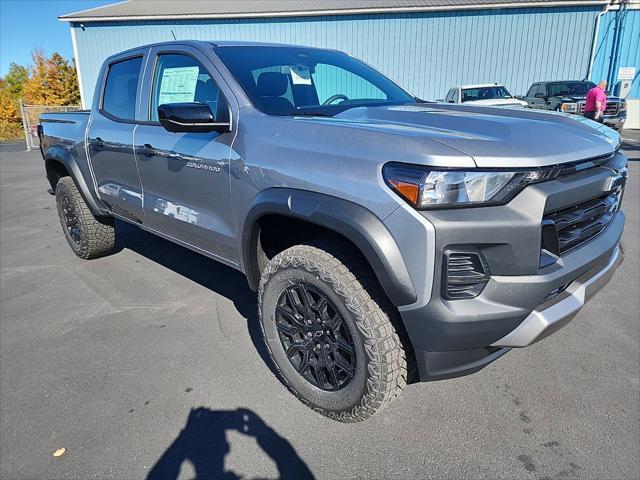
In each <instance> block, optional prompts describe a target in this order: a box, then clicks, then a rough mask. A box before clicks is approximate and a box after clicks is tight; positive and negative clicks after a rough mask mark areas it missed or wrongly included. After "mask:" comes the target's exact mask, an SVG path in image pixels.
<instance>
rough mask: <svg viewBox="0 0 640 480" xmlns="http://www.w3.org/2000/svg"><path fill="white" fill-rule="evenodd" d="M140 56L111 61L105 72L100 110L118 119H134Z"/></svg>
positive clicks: (140, 64)
mask: <svg viewBox="0 0 640 480" xmlns="http://www.w3.org/2000/svg"><path fill="white" fill-rule="evenodd" d="M141 67H142V57H136V58H130V59H128V60H123V61H121V62H117V63H112V64H111V65H110V66H109V71H108V72H107V80H106V82H105V85H104V94H103V97H102V111H103V112H105V113H107V114H109V115H110V116H112V117H115V118H117V119H119V120H128V121H134V120H135V117H136V105H137V104H138V103H137V101H138V80H139V78H140V68H141Z"/></svg>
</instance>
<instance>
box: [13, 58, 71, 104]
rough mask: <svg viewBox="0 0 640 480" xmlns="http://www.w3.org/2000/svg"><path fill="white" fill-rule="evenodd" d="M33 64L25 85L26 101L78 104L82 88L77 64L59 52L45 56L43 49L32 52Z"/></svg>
mask: <svg viewBox="0 0 640 480" xmlns="http://www.w3.org/2000/svg"><path fill="white" fill-rule="evenodd" d="M32 57H33V64H32V65H31V67H30V69H29V79H28V80H27V82H26V84H25V86H24V103H27V104H29V105H77V104H79V103H80V89H79V88H78V77H77V74H76V69H75V66H73V65H72V64H70V63H69V61H68V60H66V59H64V58H63V57H62V55H60V54H59V53H57V52H56V53H54V54H53V55H51V57H47V56H45V54H44V53H43V52H42V50H35V51H34V52H33V54H32Z"/></svg>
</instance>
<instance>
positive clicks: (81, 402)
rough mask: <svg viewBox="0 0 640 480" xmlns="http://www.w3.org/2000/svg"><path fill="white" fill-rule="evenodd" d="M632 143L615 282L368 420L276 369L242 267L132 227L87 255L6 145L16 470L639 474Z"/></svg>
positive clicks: (3, 413) (161, 474)
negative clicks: (112, 248)
mask: <svg viewBox="0 0 640 480" xmlns="http://www.w3.org/2000/svg"><path fill="white" fill-rule="evenodd" d="M625 136H626V137H627V141H626V142H625V147H624V148H625V150H626V152H627V153H628V155H629V157H630V158H632V159H634V160H632V161H631V162H630V179H629V183H628V186H627V191H626V194H625V202H624V210H625V211H626V215H627V224H626V230H625V234H624V244H625V250H626V259H625V262H624V263H623V265H622V267H621V269H620V270H619V271H618V273H617V274H616V276H615V277H614V278H613V280H612V281H611V283H609V285H608V286H607V287H606V288H605V289H604V290H603V291H601V292H600V293H599V294H598V295H597V296H596V297H595V298H594V299H593V301H592V302H591V303H589V304H588V305H587V306H586V307H585V308H584V310H583V311H582V312H581V313H580V314H579V316H578V317H577V318H576V319H574V320H573V322H572V323H571V324H569V326H567V327H566V328H565V329H564V330H562V331H561V332H559V333H557V334H556V335H553V336H551V337H549V338H547V339H546V340H544V341H542V342H540V343H538V344H536V345H534V346H532V347H530V348H527V349H523V350H517V351H512V352H510V353H509V354H508V355H506V356H505V357H503V358H502V359H501V360H499V361H498V362H496V363H494V364H493V365H491V366H489V367H488V368H486V369H484V370H483V371H481V372H479V373H477V374H475V375H472V376H468V377H464V378H458V379H454V380H446V381H441V382H434V383H422V384H414V385H410V386H409V387H407V389H406V390H405V392H404V394H403V395H402V397H401V398H399V399H398V400H397V401H396V402H394V403H393V404H392V405H391V406H390V408H388V409H387V410H385V411H384V412H383V413H381V414H380V415H378V416H376V417H374V418H373V419H371V420H369V421H367V422H365V423H362V424H355V425H343V424H340V423H336V422H333V421H331V420H328V419H326V418H324V417H322V416H320V415H318V414H316V413H314V412H313V411H311V410H309V409H308V408H306V407H304V406H303V405H302V404H301V403H299V402H298V401H297V400H296V399H295V398H294V397H293V396H292V395H291V394H289V393H288V391H287V390H286V388H284V387H283V386H282V385H281V384H280V383H279V381H278V380H277V379H276V378H275V377H274V375H273V374H272V372H271V370H270V368H269V366H268V365H267V364H266V363H265V352H264V349H263V347H262V344H261V343H260V342H261V340H260V337H259V332H258V331H257V324H256V320H257V315H256V305H255V297H254V294H253V293H252V292H251V291H250V290H249V289H248V287H247V286H246V283H245V281H244V278H243V277H242V275H241V274H240V273H238V272H236V271H234V270H232V269H230V268H227V267H224V266H222V265H220V264H217V263H215V262H214V261H211V260H208V259H206V258H204V257H201V256H199V255H197V254H195V253H192V252H190V251H188V250H186V249H183V248H181V247H178V246H175V245H173V244H171V243H169V242H167V241H164V240H162V239H159V238H156V237H153V236H151V235H149V234H147V233H144V232H142V231H140V230H138V229H135V228H133V227H128V226H125V225H122V224H119V227H118V228H119V231H118V235H119V239H118V242H119V246H120V251H119V252H118V253H116V254H115V255H113V256H111V257H107V258H102V259H99V260H94V261H90V262H87V261H83V260H80V259H78V258H76V257H75V256H74V255H73V254H72V252H71V250H70V249H69V248H68V246H67V244H66V241H65V239H64V237H63V234H62V232H61V229H60V226H59V223H58V219H57V216H56V210H55V203H54V199H53V197H51V196H50V195H49V194H48V193H47V191H46V190H47V186H48V185H47V183H46V180H45V178H44V171H43V165H42V161H41V159H40V155H39V153H38V152H37V151H36V152H31V153H27V152H24V151H23V150H24V148H23V144H16V143H14V144H4V145H2V146H0V177H1V178H0V282H1V284H0V427H1V428H0V478H2V479H16V478H25V479H27V478H122V479H124V478H144V477H147V476H149V477H150V478H193V477H197V478H212V477H214V478H225V479H232V478H238V477H243V478H274V477H284V478H304V477H310V476H313V477H315V478H343V479H349V478H356V477H358V478H375V479H377V478H391V477H397V478H456V479H457V478H492V479H494V478H504V479H572V478H585V479H590V478H593V479H596V478H598V479H637V478H639V477H640V385H639V376H640V323H639V320H638V319H639V318H640V287H639V274H640V268H639V263H638V258H639V253H640V252H639V247H640V242H639V238H640V235H639V229H638V224H639V204H640V188H639V187H640V135H639V134H638V132H637V131H636V132H629V133H625ZM61 447H64V448H65V449H66V450H65V453H64V454H63V455H61V456H59V457H54V456H53V455H52V454H53V452H54V451H55V450H56V449H59V448H61Z"/></svg>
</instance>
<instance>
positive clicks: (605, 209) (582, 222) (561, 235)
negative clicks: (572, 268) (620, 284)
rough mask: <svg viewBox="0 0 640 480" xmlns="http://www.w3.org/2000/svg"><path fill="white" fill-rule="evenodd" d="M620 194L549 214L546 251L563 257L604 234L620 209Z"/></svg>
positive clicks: (544, 240)
mask: <svg viewBox="0 0 640 480" xmlns="http://www.w3.org/2000/svg"><path fill="white" fill-rule="evenodd" d="M618 200H619V194H618V193H608V194H607V195H603V196H601V197H599V198H594V199H593V200H589V201H587V202H584V203H580V204H578V205H574V206H573V207H569V208H566V209H564V210H560V211H558V212H554V213H550V214H548V215H545V216H544V218H543V222H542V248H543V249H545V250H547V251H549V252H551V253H553V254H555V255H563V254H565V253H567V252H569V251H571V250H573V249H574V248H577V247H579V246H580V245H583V244H584V243H586V242H588V241H589V240H591V239H592V238H594V237H595V236H597V235H598V234H600V233H601V232H602V231H603V230H604V229H605V228H607V225H609V222H611V220H612V219H613V217H614V215H615V213H616V210H617V208H618Z"/></svg>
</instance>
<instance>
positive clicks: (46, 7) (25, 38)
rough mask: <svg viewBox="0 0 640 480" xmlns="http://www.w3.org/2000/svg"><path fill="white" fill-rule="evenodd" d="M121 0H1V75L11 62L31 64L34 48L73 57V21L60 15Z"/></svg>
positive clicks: (5, 71)
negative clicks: (71, 27) (70, 29)
mask: <svg viewBox="0 0 640 480" xmlns="http://www.w3.org/2000/svg"><path fill="white" fill-rule="evenodd" d="M116 1H117V0H0V76H4V75H5V74H6V73H7V70H8V69H9V64H10V63H11V62H15V63H20V64H23V65H26V64H29V63H31V51H32V50H33V49H34V48H41V49H43V50H44V51H45V53H46V54H48V55H50V54H52V53H53V52H59V53H60V54H61V55H62V56H64V57H65V58H69V59H71V58H73V47H72V45H71V34H70V33H69V24H68V23H66V22H60V21H59V20H58V15H63V14H65V13H71V12H77V11H80V10H86V9H88V8H95V7H100V6H102V5H108V4H110V3H116Z"/></svg>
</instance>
